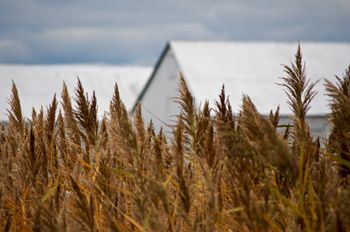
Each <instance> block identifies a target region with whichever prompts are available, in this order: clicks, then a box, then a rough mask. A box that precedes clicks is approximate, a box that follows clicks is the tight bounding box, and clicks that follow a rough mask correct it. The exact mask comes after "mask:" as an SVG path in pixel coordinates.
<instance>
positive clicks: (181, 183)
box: [0, 48, 350, 231]
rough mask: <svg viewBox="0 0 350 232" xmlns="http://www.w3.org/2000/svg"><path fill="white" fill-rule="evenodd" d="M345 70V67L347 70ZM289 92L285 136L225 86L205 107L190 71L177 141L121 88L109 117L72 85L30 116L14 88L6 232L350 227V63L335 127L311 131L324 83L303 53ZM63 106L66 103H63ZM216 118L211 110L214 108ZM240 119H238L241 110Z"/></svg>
mask: <svg viewBox="0 0 350 232" xmlns="http://www.w3.org/2000/svg"><path fill="white" fill-rule="evenodd" d="M344 68H345V67H344ZM284 69H285V77H284V78H283V79H282V80H281V88H284V89H285V91H286V94H287V96H286V100H287V101H288V103H289V105H290V107H291V109H292V110H293V115H292V122H293V123H292V125H291V126H290V127H286V129H285V130H283V132H282V133H280V132H279V131H280V129H278V127H279V113H278V109H277V110H276V111H273V112H271V114H270V116H269V117H267V118H266V117H263V116H261V115H260V114H259V112H257V110H256V107H255V106H254V103H253V102H252V101H251V100H250V98H249V96H244V97H243V99H242V103H241V111H240V112H232V110H231V106H230V102H229V101H228V100H227V98H226V96H225V91H224V88H223V89H222V92H221V93H220V95H219V97H218V100H217V103H216V105H215V106H209V104H208V103H205V104H204V106H203V107H202V108H201V109H197V108H196V107H195V104H194V99H193V97H192V95H191V93H190V92H189V90H188V88H187V86H186V83H185V81H184V79H183V78H181V79H180V83H179V91H178V93H179V95H178V97H177V98H176V101H177V102H178V104H179V105H180V107H181V113H180V114H179V115H178V118H177V123H176V124H175V125H174V127H173V135H172V138H171V139H167V138H166V136H165V135H164V133H163V132H162V131H160V132H158V131H154V129H153V126H152V123H149V124H146V123H145V122H144V121H143V118H142V112H141V107H140V105H138V107H137V108H136V111H135V113H134V115H133V116H132V117H130V116H129V114H128V112H127V111H126V109H125V107H124V105H123V103H122V101H121V99H120V97H119V93H118V88H117V86H116V87H115V92H114V96H113V99H112V100H111V102H110V111H109V113H108V114H107V115H106V116H105V117H104V118H103V119H102V120H101V121H99V120H98V118H97V105H98V104H97V100H96V98H95V96H92V98H87V95H86V94H85V91H84V88H83V86H82V85H81V84H80V82H78V84H77V87H76V89H75V96H73V97H71V96H69V94H68V90H67V87H66V86H65V85H64V86H63V90H62V94H61V100H59V101H60V102H58V100H57V99H56V97H54V98H53V100H52V103H51V105H50V106H48V107H47V108H46V109H45V110H44V109H40V110H38V111H35V110H33V113H32V117H31V118H30V119H24V117H23V115H22V112H21V105H20V97H19V95H20V94H19V93H18V92H17V89H16V86H15V84H13V88H12V95H11V97H10V101H9V103H10V105H9V112H8V114H9V117H8V122H7V124H3V125H1V126H0V225H1V227H2V228H4V231H350V183H349V178H350V177H349V174H350V153H349V152H350V66H349V68H348V69H347V70H346V72H345V74H344V75H343V77H341V78H338V82H337V83H331V82H329V81H325V88H326V90H327V94H328V95H329V100H330V112H331V113H330V115H329V120H330V126H331V133H330V135H329V138H328V139H327V140H326V143H325V144H320V142H319V140H318V139H317V138H313V137H312V136H311V135H310V130H309V126H308V124H307V122H306V116H307V112H308V109H309V105H310V102H311V101H312V99H313V97H314V96H315V94H316V92H315V91H313V87H314V84H315V83H310V82H309V81H308V78H307V77H306V76H305V67H304V66H303V60H302V55H301V51H300V48H298V51H297V53H296V55H295V61H294V62H293V63H292V64H290V65H286V66H284ZM58 104H61V105H62V107H61V109H62V110H57V108H58ZM212 112H214V115H215V117H212V116H211V115H213V113H212ZM235 115H238V116H235Z"/></svg>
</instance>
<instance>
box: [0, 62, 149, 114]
mask: <svg viewBox="0 0 350 232" xmlns="http://www.w3.org/2000/svg"><path fill="white" fill-rule="evenodd" d="M151 71H152V69H151V68H149V67H132V66H131V67H128V66H125V67H124V66H112V65H0V120H5V119H6V118H7V112H6V109H7V108H8V107H9V106H8V98H9V97H10V94H11V85H12V80H13V81H14V82H15V83H16V86H17V89H18V92H19V95H20V100H21V105H22V110H23V112H24V115H25V116H26V117H29V116H30V115H31V111H32V107H35V108H36V109H39V108H40V106H43V107H45V106H47V105H49V104H50V103H51V101H52V98H53V95H54V93H56V97H57V99H58V100H59V101H61V98H60V96H61V91H62V85H63V81H65V82H66V84H67V87H68V89H69V92H70V94H71V96H74V95H73V92H74V88H75V87H76V85H77V77H79V78H80V80H81V82H82V84H83V87H84V89H85V91H87V92H89V97H91V96H92V91H93V90H95V93H96V97H97V103H98V111H99V116H101V115H103V113H104V112H105V111H108V110H109V102H110V100H111V98H112V95H113V90H114V84H115V82H117V84H118V86H119V91H120V95H121V98H122V100H123V102H124V104H125V105H126V107H127V109H128V110H130V109H131V107H132V106H133V104H134V103H135V101H136V99H137V96H138V95H139V94H140V91H141V90H142V88H143V87H144V84H145V83H146V81H147V79H148V78H149V75H150V73H151Z"/></svg>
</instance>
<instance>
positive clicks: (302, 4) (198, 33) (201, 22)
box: [0, 0, 350, 64]
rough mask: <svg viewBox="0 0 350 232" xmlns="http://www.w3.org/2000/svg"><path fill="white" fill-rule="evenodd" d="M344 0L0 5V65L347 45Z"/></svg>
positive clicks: (86, 0)
mask: <svg viewBox="0 0 350 232" xmlns="http://www.w3.org/2000/svg"><path fill="white" fill-rule="evenodd" d="M349 22H350V1H348V0H333V1H327V0H309V1H302V0H297V1H281V0H253V1H246V0H238V1H234V0H221V1H212V0H192V1H185V0H177V1H171V0H147V1H146V0H129V1H122V0H101V1H95V0H75V1H71V0H61V1H53V0H51V1H47V0H46V1H45V0H0V62H2V63H82V62H105V63H135V64H136V63H139V64H153V63H154V62H155V60H156V58H157V57H158V56H159V53H160V51H161V49H162V48H163V46H164V44H165V42H166V41H167V40H170V39H186V40H187V39H200V40H280V41H296V40H301V41H305V40H312V41H347V42H349V41H350V30H349V29H348V28H349Z"/></svg>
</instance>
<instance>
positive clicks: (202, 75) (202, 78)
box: [169, 41, 350, 115]
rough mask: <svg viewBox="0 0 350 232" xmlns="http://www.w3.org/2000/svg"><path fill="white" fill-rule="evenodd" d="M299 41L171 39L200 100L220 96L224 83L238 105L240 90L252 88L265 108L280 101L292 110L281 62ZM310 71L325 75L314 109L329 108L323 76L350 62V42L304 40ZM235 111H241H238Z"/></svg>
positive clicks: (289, 58)
mask: <svg viewBox="0 0 350 232" xmlns="http://www.w3.org/2000/svg"><path fill="white" fill-rule="evenodd" d="M297 46H298V44H297V43H281V42H196V41H172V42H170V46H169V48H170V49H172V51H173V52H174V55H175V58H176V60H177V62H178V65H179V66H180V69H181V71H182V74H183V75H184V77H185V79H186V81H187V83H188V85H189V88H190V89H191V91H192V93H193V95H194V97H195V98H196V100H197V101H202V102H203V101H204V100H205V99H209V100H211V102H213V100H214V99H217V96H218V94H219V93H220V90H221V86H222V84H225V89H226V93H227V95H229V98H230V101H231V103H232V105H233V107H234V108H235V109H236V110H238V109H239V105H240V104H241V98H242V94H243V93H245V94H248V95H249V96H250V97H251V98H252V100H253V102H254V103H255V104H256V106H257V108H258V110H259V111H260V112H261V113H264V114H266V113H268V112H269V111H270V109H275V108H276V107H277V106H278V105H280V108H281V109H280V112H281V113H282V114H289V113H290V110H289V107H288V105H287V104H286V99H287V98H286V95H285V93H284V92H283V89H282V88H281V86H278V85H277V84H276V83H281V80H280V79H279V77H282V76H285V73H284V71H283V66H282V64H287V65H289V64H290V63H291V61H294V55H295V53H296V50H297ZM301 50H302V54H303V58H304V61H305V63H306V73H307V77H308V78H310V79H311V81H317V80H321V81H320V82H319V83H318V84H317V85H316V90H317V91H318V94H317V95H316V97H315V99H314V101H313V102H312V104H311V105H312V108H311V109H310V111H309V113H310V115H320V114H325V113H328V112H329V107H328V100H327V97H326V96H325V91H324V86H323V84H324V81H323V79H324V78H327V79H331V80H334V79H335V78H334V75H342V73H344V71H345V68H347V66H348V65H349V64H350V56H349V54H350V43H311V42H303V43H301ZM236 112H237V111H236Z"/></svg>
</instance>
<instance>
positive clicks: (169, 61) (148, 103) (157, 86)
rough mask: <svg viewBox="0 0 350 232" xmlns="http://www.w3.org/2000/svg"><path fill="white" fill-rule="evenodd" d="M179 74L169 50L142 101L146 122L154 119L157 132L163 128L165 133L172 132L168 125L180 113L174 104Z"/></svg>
mask: <svg viewBox="0 0 350 232" xmlns="http://www.w3.org/2000/svg"><path fill="white" fill-rule="evenodd" d="M179 74H180V68H179V66H178V64H177V62H176V60H175V57H174V54H173V52H172V51H171V49H168V50H167V52H166V54H165V56H164V58H163V60H162V61H161V63H160V65H159V67H158V70H157V72H156V74H155V76H154V78H153V80H152V83H151V84H150V85H149V87H148V89H147V90H146V91H145V94H144V95H143V97H142V100H141V103H142V113H143V116H144V120H145V122H146V123H148V122H149V121H150V120H151V119H152V121H153V123H154V126H155V129H156V131H158V130H159V129H160V127H161V126H162V127H163V129H164V131H165V132H167V133H169V132H171V128H170V127H169V126H167V125H166V124H173V120H175V118H174V116H173V115H176V114H178V112H179V110H178V107H177V105H176V104H175V103H174V97H176V96H177V91H176V90H177V87H178V81H179Z"/></svg>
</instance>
